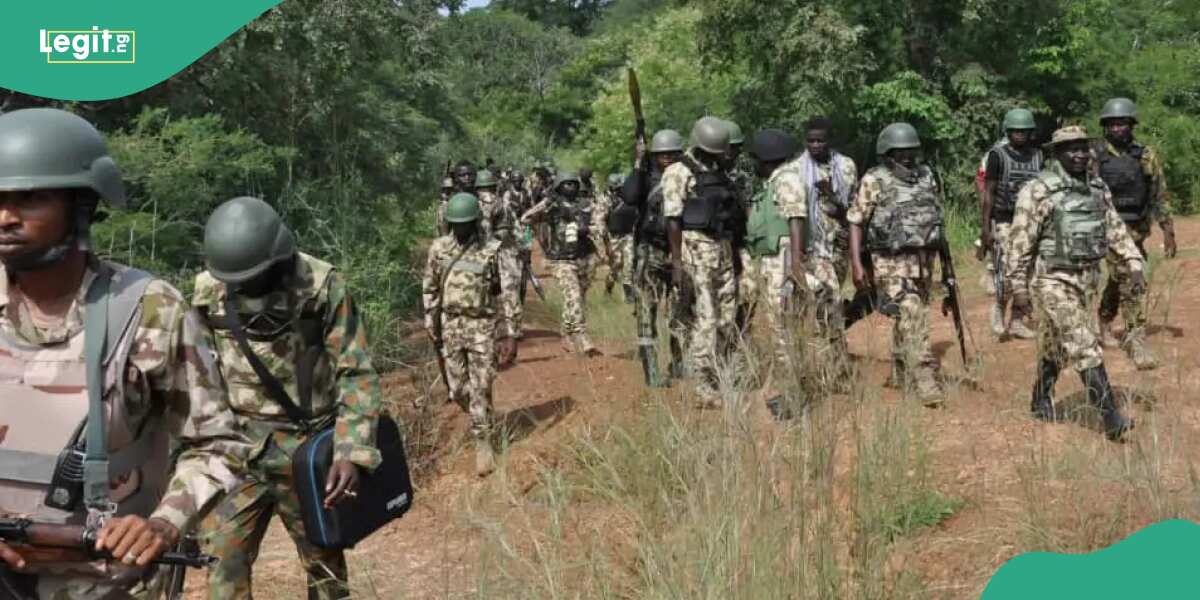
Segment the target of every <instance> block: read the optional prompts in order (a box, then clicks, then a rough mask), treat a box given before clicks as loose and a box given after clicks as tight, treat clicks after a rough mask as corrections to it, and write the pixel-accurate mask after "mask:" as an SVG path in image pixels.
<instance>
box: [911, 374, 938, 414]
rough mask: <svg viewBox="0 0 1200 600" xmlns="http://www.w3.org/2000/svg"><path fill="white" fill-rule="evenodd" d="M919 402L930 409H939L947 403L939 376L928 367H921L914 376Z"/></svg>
mask: <svg viewBox="0 0 1200 600" xmlns="http://www.w3.org/2000/svg"><path fill="white" fill-rule="evenodd" d="M913 379H914V380H915V382H914V384H915V385H914V388H915V391H916V394H917V400H919V401H920V402H921V404H922V405H924V406H926V407H928V408H938V407H941V406H942V405H943V404H945V403H946V393H945V392H944V391H943V390H942V385H941V384H940V383H938V380H937V376H936V375H935V374H934V373H933V370H932V369H930V368H928V367H921V368H919V369H918V370H917V372H916V373H914V374H913Z"/></svg>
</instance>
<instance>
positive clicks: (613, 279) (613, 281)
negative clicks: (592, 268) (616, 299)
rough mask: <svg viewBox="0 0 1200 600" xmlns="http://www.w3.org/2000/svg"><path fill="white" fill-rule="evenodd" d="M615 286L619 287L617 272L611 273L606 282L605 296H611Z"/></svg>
mask: <svg viewBox="0 0 1200 600" xmlns="http://www.w3.org/2000/svg"><path fill="white" fill-rule="evenodd" d="M615 285H617V274H616V272H615V271H609V272H608V278H607V279H605V280H604V295H605V296H611V295H612V291H613V286H615Z"/></svg>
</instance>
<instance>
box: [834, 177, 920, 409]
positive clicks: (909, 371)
mask: <svg viewBox="0 0 1200 600" xmlns="http://www.w3.org/2000/svg"><path fill="white" fill-rule="evenodd" d="M926 177H929V176H928V175H926ZM896 182H897V176H896V175H895V174H893V173H892V172H891V170H890V169H889V168H888V167H886V166H877V167H874V168H872V169H871V170H869V171H867V173H866V174H865V175H863V178H862V181H861V182H860V183H859V188H858V193H857V195H856V196H855V199H854V203H853V204H852V205H851V206H850V209H849V211H848V212H847V214H846V220H847V221H848V222H849V223H851V224H853V225H859V226H861V227H863V228H864V230H865V229H866V228H868V227H869V225H870V223H871V218H872V216H874V214H875V211H876V209H877V208H878V207H879V206H880V205H881V204H882V203H883V202H885V201H887V199H888V198H890V197H891V195H892V190H891V188H892V186H894V185H896ZM927 185H931V186H934V187H935V189H936V183H935V182H933V181H932V178H931V177H929V180H928V183H927ZM865 237H866V233H865V232H864V238H865ZM935 254H936V252H935V251H934V250H930V249H926V250H919V251H913V252H905V253H901V254H884V253H880V252H875V251H872V252H871V261H872V264H873V266H874V269H873V276H874V281H875V291H876V294H878V296H879V298H880V303H881V304H882V305H883V306H884V307H891V306H895V309H894V312H893V311H892V310H881V312H885V314H886V313H889V312H891V313H892V314H889V315H888V316H889V317H890V318H891V319H893V321H894V324H893V326H892V360H893V362H894V363H895V366H896V367H898V374H899V375H900V376H901V381H904V382H907V381H911V382H912V383H913V384H915V385H916V391H917V393H918V395H920V396H922V397H924V398H927V399H930V400H932V399H934V398H936V397H938V396H940V395H941V386H940V384H939V383H938V381H937V370H938V362H937V358H936V357H935V356H934V354H933V348H932V347H931V346H930V342H929V296H930V292H931V290H932V287H933V272H932V270H933V257H934V256H935Z"/></svg>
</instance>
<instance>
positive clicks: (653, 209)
mask: <svg viewBox="0 0 1200 600" xmlns="http://www.w3.org/2000/svg"><path fill="white" fill-rule="evenodd" d="M649 183H650V193H648V194H646V204H645V206H644V207H643V209H642V215H641V222H640V223H638V242H639V243H645V244H650V245H652V246H655V247H657V248H659V249H662V250H665V249H667V248H668V246H669V244H668V241H667V218H666V217H665V216H663V189H662V171H659V170H657V169H656V170H654V171H651V173H650V181H649Z"/></svg>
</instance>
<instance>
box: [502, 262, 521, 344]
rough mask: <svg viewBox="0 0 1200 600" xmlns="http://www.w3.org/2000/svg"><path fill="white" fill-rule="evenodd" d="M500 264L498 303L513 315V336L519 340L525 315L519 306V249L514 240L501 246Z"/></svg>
mask: <svg viewBox="0 0 1200 600" xmlns="http://www.w3.org/2000/svg"><path fill="white" fill-rule="evenodd" d="M497 258H498V259H499V262H500V302H501V304H503V305H504V306H505V307H506V308H507V310H508V311H510V312H509V314H511V315H513V335H514V337H517V338H520V337H521V335H522V332H523V331H524V329H523V328H522V324H521V323H522V321H523V317H524V314H525V310H524V307H523V306H522V305H521V285H522V284H523V283H524V282H523V281H521V248H520V246H518V245H517V242H516V241H515V240H509V241H506V242H505V243H503V244H501V246H500V252H499V253H498V254H497Z"/></svg>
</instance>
